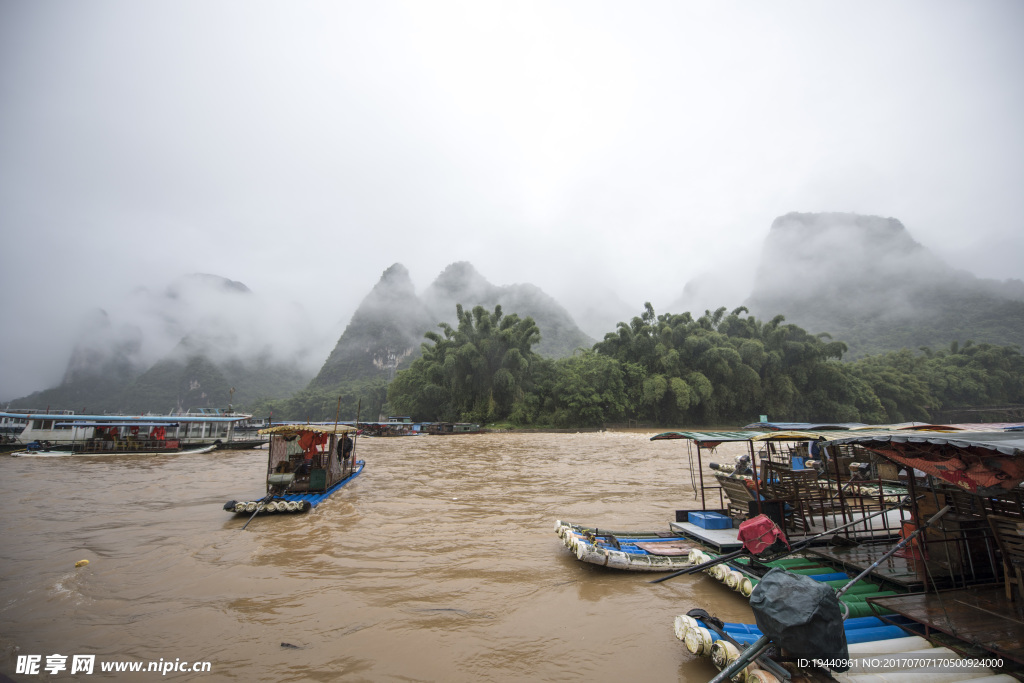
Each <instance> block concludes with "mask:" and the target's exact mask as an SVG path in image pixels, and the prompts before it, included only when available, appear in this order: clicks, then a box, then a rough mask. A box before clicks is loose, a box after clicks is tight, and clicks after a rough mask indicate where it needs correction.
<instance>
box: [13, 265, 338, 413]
mask: <svg viewBox="0 0 1024 683" xmlns="http://www.w3.org/2000/svg"><path fill="white" fill-rule="evenodd" d="M322 328H323V326H322V325H318V324H314V321H313V319H312V317H311V316H310V314H309V313H308V312H306V311H305V310H304V309H303V307H301V306H299V305H297V304H294V303H284V302H283V299H281V297H280V296H278V295H276V294H273V295H271V296H263V295H257V294H255V293H254V292H253V291H252V290H250V289H249V288H248V287H247V286H246V285H244V284H243V283H241V282H237V281H233V280H229V279H227V278H223V277H220V276H217V275H209V274H191V275H185V276H181V277H178V278H175V279H174V280H172V281H171V282H170V283H169V284H168V285H167V286H165V287H163V288H155V289H151V288H148V287H136V288H135V289H133V290H132V291H131V292H129V293H128V294H127V295H126V296H124V297H122V298H120V299H116V300H114V301H112V302H111V305H110V306H109V307H108V308H106V309H93V310H92V312H91V313H89V314H88V315H86V316H85V317H84V318H83V319H82V323H81V325H80V327H79V329H78V331H77V333H75V335H74V340H75V342H74V346H73V348H72V350H71V353H70V357H69V358H68V360H67V362H66V366H65V370H64V373H63V376H62V378H61V381H60V382H59V383H58V384H55V385H51V386H50V387H46V386H42V387H38V390H37V393H34V394H32V395H30V396H28V397H27V398H26V399H24V400H22V401H18V402H16V405H23V406H26V407H33V408H38V409H44V408H46V407H47V406H52V407H61V408H72V409H75V410H80V409H81V408H82V406H83V404H85V405H88V406H91V408H90V410H107V411H126V412H139V411H157V412H162V411H168V410H172V409H174V408H183V409H188V408H190V407H192V408H197V407H224V406H226V405H227V404H228V402H229V401H231V400H232V399H233V394H232V392H231V389H232V388H234V389H235V390H236V391H235V394H237V397H238V399H239V400H243V401H252V400H254V399H255V398H257V397H258V396H260V395H267V393H268V392H275V393H276V392H281V391H286V392H287V391H295V390H297V389H299V388H301V387H302V386H304V385H305V383H306V382H307V381H308V379H309V378H310V377H312V376H313V374H314V372H315V368H316V367H317V366H318V365H319V362H320V360H321V359H322V354H324V353H326V350H325V346H326V344H325V339H324V337H323V332H324V330H323V329H322ZM12 398H13V397H12ZM28 404H31V405H28Z"/></svg>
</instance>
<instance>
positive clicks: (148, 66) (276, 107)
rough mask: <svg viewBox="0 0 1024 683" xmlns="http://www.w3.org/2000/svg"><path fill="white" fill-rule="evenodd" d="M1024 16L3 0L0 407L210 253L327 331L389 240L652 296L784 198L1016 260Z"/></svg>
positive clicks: (958, 6)
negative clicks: (102, 319)
mask: <svg viewBox="0 0 1024 683" xmlns="http://www.w3.org/2000/svg"><path fill="white" fill-rule="evenodd" d="M1022 29H1024V3H1021V2H1019V1H1018V0H998V1H997V0H970V1H969V2H968V1H962V0H956V1H946V0H924V1H920V2H917V1H890V0H886V1H884V2H882V1H870V0H868V1H864V0H856V1H852V0H851V1H839V0H837V1H835V2H818V1H816V0H815V1H810V0H809V1H807V2H777V1H758V2H728V1H720V0H716V1H714V2H685V1H682V0H675V1H673V2H654V1H649V2H644V3H623V2H600V1H593V0H587V1H585V2H568V1H566V2H536V3H530V2H502V3H498V2H485V1H480V0H474V1H471V2H424V1H415V2H408V3H403V2H379V1H376V0H375V1H374V2H365V1H359V2H340V1H331V2H302V1H294V0H288V1H284V0H282V1H280V2H254V1H252V0H245V1H244V2H243V1H239V2H225V1H222V0H196V1H187V0H186V1H184V2H183V1H178V0H175V1H173V2H171V1H163V0H152V1H147V2H136V1H133V0H110V1H103V2H97V1H92V0H83V1H82V2H73V3H72V2H22V1H15V0H0V226H2V229H3V252H2V253H3V255H4V263H3V266H2V267H0V284H2V291H3V293H4V294H5V295H6V296H5V306H4V308H5V312H6V315H5V320H6V324H5V325H4V326H3V330H4V332H3V334H2V335H0V400H3V399H9V398H13V397H16V396H21V395H24V394H26V393H28V392H30V391H33V390H37V389H42V388H45V387H46V386H49V385H52V384H53V383H54V382H56V381H59V379H60V375H61V374H62V372H63V370H64V366H65V364H66V361H67V354H68V351H69V350H70V347H71V344H72V343H73V336H74V331H75V329H76V327H75V325H76V324H77V320H78V319H79V317H80V316H81V314H82V313H83V311H86V310H87V309H89V308H92V307H103V308H107V309H108V310H111V311H112V313H113V312H114V310H116V302H117V301H118V300H119V298H120V297H123V296H124V295H125V293H126V292H128V291H130V290H131V289H132V288H133V287H135V286H136V285H139V284H145V285H148V286H154V287H157V286H163V285H164V284H166V283H167V282H168V281H170V280H171V279H173V278H175V277H176V276H179V275H181V274H185V273H191V272H205V273H214V274H218V275H222V276H224V277H227V278H230V279H233V280H239V281H241V282H244V283H245V284H246V285H248V286H249V287H250V288H251V289H252V290H254V291H255V292H256V293H257V294H260V295H262V296H266V297H268V298H270V299H272V300H273V301H275V302H287V301H290V300H294V301H300V302H302V303H303V304H304V305H306V306H308V307H309V308H310V309H312V310H315V311H317V312H322V313H323V314H324V317H323V321H322V325H323V328H322V329H321V330H318V331H317V332H316V333H317V334H321V333H324V331H326V333H327V334H328V335H329V336H333V337H336V336H337V334H339V333H340V331H341V329H343V327H344V324H345V323H346V322H347V321H348V318H349V316H350V315H351V313H352V312H353V310H354V309H355V306H356V305H358V302H359V301H360V300H361V299H362V298H363V297H364V296H365V295H366V293H367V292H368V291H369V290H370V288H371V287H372V286H373V285H374V284H375V283H376V281H377V279H378V278H379V277H380V275H381V273H382V272H383V271H384V269H386V268H387V267H388V266H390V265H391V264H392V263H395V262H400V263H403V264H405V265H406V266H407V267H408V269H409V270H410V272H411V274H412V277H413V280H414V282H415V284H416V285H417V287H419V288H423V287H425V286H427V285H428V284H429V283H430V282H431V281H432V280H433V279H434V278H435V277H436V276H437V274H438V273H439V272H440V271H441V270H442V269H443V268H444V267H445V266H446V265H447V264H449V263H451V262H453V261H460V260H467V261H470V262H472V263H473V264H474V265H475V266H476V267H477V269H478V270H479V271H480V272H481V274H483V275H484V277H486V278H487V279H488V280H490V281H491V282H492V283H494V284H499V285H502V284H511V283H516V282H530V283H533V284H536V285H538V286H539V287H541V288H543V289H544V290H545V291H547V292H548V293H550V294H552V295H553V296H555V297H556V298H559V299H560V300H563V301H564V302H565V303H566V304H567V305H568V306H569V307H570V309H571V310H572V309H573V308H574V307H577V306H582V305H584V304H586V303H588V302H589V303H590V304H591V305H593V304H597V305H600V304H601V302H602V301H603V300H608V299H609V297H618V298H619V299H622V300H623V301H625V302H627V303H629V304H630V305H631V306H632V307H633V308H634V309H635V311H636V313H639V312H640V311H641V309H642V304H643V302H644V301H645V300H650V301H652V302H653V303H654V304H655V307H656V309H658V311H659V312H664V309H665V307H666V306H667V305H668V304H669V303H670V302H672V301H673V300H674V299H676V298H677V297H678V295H679V294H680V292H681V291H682V288H683V286H684V285H685V284H686V282H687V281H688V280H689V279H691V278H692V277H696V276H698V275H700V274H701V273H703V272H705V271H712V270H713V271H717V272H718V273H719V274H723V273H724V274H727V278H726V279H727V280H729V281H732V282H733V283H734V284H736V285H737V290H736V291H734V292H723V294H722V301H721V302H720V303H721V305H728V306H730V307H731V306H734V305H738V304H739V303H740V300H741V299H742V296H743V295H744V294H745V292H742V288H743V285H744V283H747V285H749V274H750V273H752V271H753V269H754V266H755V264H754V263H753V262H752V261H751V259H753V258H755V257H756V253H757V250H758V249H759V248H760V246H761V244H762V242H763V240H764V238H765V237H766V235H767V232H768V228H769V226H770V225H771V222H772V220H773V219H774V218H775V217H776V216H779V215H781V214H784V213H787V212H790V211H808V212H813V211H852V212H858V213H865V214H873V215H882V216H892V217H895V218H898V219H899V220H901V221H902V222H903V223H904V225H906V227H907V229H908V230H909V231H910V233H911V234H912V235H913V237H914V238H916V239H917V240H918V241H920V242H922V243H923V244H924V245H925V246H927V247H928V248H930V249H932V250H933V251H935V252H936V253H937V254H938V255H940V256H942V257H944V258H947V259H949V260H956V261H957V262H958V263H960V264H961V265H962V266H963V267H964V268H966V269H968V270H971V271H972V272H974V273H976V274H978V275H980V276H983V277H992V278H998V279H1005V278H1022V277H1024V258H1022V254H1024V229H1022V228H1024V126H1022V124H1021V122H1022V121H1024V77H1022V76H1024V74H1022V65H1024V41H1022V40H1021V39H1020V36H1021V31H1022ZM823 258H826V259H827V258H841V254H825V255H823ZM740 292H742V294H741V293H740ZM282 305H286V304H282Z"/></svg>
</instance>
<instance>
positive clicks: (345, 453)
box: [338, 434, 352, 470]
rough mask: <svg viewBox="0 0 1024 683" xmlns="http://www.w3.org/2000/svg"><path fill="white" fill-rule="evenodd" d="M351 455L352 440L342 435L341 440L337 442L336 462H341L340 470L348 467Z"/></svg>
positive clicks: (346, 435)
mask: <svg viewBox="0 0 1024 683" xmlns="http://www.w3.org/2000/svg"><path fill="white" fill-rule="evenodd" d="M351 455H352V439H350V438H349V436H348V434H342V435H341V440H340V441H338V461H339V462H341V468H342V470H344V469H345V468H346V467H348V459H349V457H350V456H351Z"/></svg>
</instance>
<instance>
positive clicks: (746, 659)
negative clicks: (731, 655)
mask: <svg viewBox="0 0 1024 683" xmlns="http://www.w3.org/2000/svg"><path fill="white" fill-rule="evenodd" d="M771 644H772V641H771V638H769V637H768V636H761V637H760V638H758V639H757V640H755V641H754V642H753V643H751V644H750V646H749V647H748V648H747V649H746V650H744V651H743V652H741V653H740V656H739V657H737V658H736V659H734V660H732V664H730V665H729V666H727V667H725V668H724V669H722V670H721V671H719V672H718V675H717V676H715V677H714V678H712V679H711V681H710V682H709V683H722V682H723V681H728V680H732V677H733V674H735V673H736V672H737V671H739V670H740V669H742V668H743V667H745V666H746V665H747V664H749V663H750V662H751V661H752V660H754V659H756V658H757V657H759V656H761V653H762V652H764V651H765V650H767V649H768V647H769V646H770V645H771Z"/></svg>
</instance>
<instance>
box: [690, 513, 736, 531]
mask: <svg viewBox="0 0 1024 683" xmlns="http://www.w3.org/2000/svg"><path fill="white" fill-rule="evenodd" d="M689 520H690V522H691V523H693V524H696V525H697V526H699V527H700V528H701V529H731V528H732V520H731V519H729V518H728V517H726V516H725V515H723V514H720V513H718V512H691V513H690V514H689Z"/></svg>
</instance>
